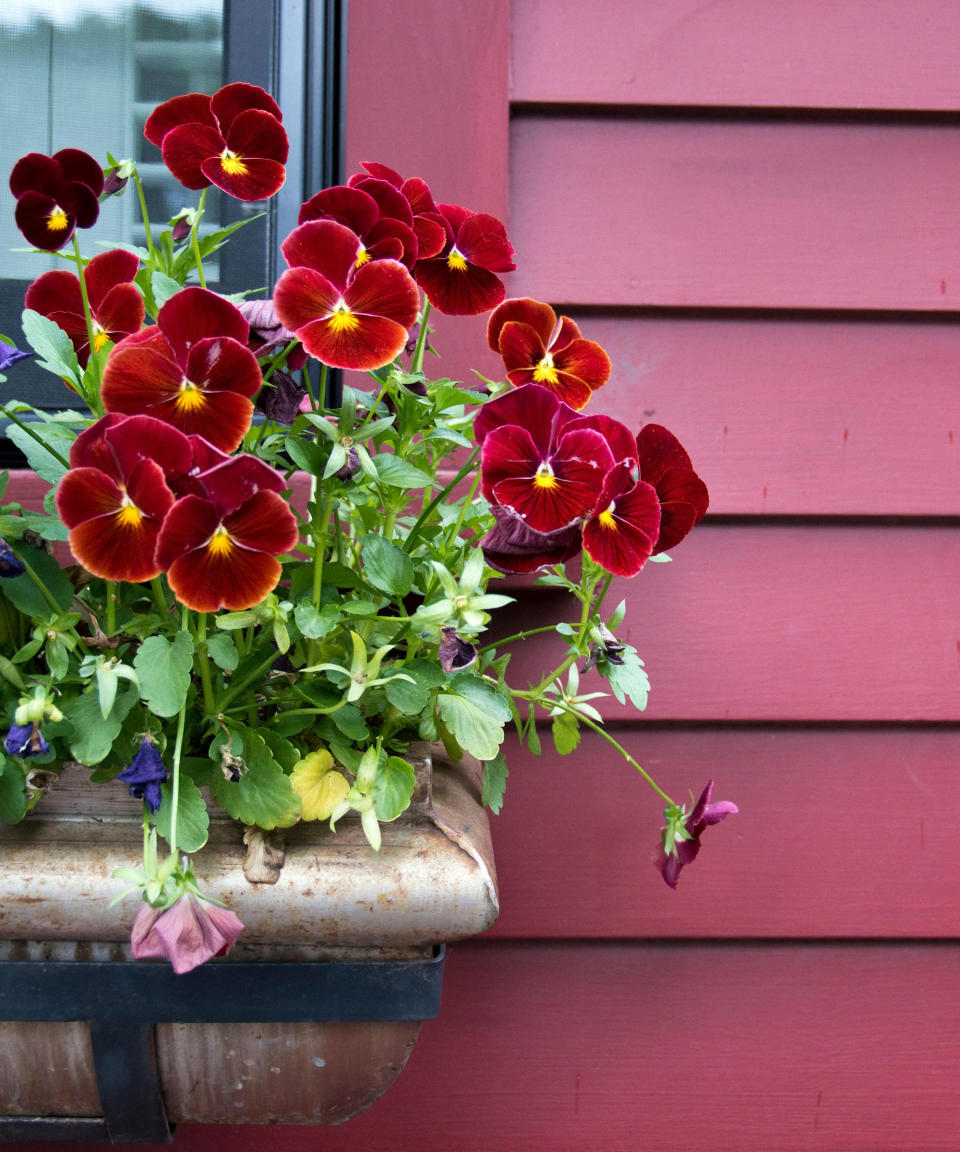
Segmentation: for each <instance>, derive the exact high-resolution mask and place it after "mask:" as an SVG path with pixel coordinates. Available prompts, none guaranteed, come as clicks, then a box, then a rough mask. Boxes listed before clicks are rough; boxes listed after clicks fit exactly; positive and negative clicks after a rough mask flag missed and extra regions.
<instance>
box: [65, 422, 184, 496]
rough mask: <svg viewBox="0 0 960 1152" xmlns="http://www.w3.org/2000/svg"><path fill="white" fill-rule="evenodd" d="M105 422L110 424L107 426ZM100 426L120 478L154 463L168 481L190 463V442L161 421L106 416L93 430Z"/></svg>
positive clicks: (180, 473) (178, 474)
mask: <svg viewBox="0 0 960 1152" xmlns="http://www.w3.org/2000/svg"><path fill="white" fill-rule="evenodd" d="M108 420H112V422H111V423H109V424H108V423H106V422H107V421H108ZM100 424H103V425H104V428H103V431H102V433H101V435H102V437H103V439H104V441H105V442H106V443H107V445H108V446H109V448H110V450H111V452H112V454H113V457H114V459H115V460H116V461H117V465H118V467H119V469H120V474H121V476H129V475H131V473H132V472H133V470H134V469H135V468H136V467H137V465H138V464H139V463H140V461H141V460H153V461H154V462H155V463H156V464H158V465H159V467H160V469H161V471H162V472H163V475H164V476H165V477H168V478H170V477H175V476H180V475H182V474H183V473H184V472H186V471H188V469H189V468H190V465H191V464H192V462H193V450H192V447H191V444H190V441H189V440H188V439H187V437H186V436H185V435H184V434H183V433H182V432H180V431H178V430H177V429H176V428H174V427H172V426H171V425H170V424H168V423H166V422H165V421H163V420H157V419H155V418H154V417H153V416H121V417H119V418H116V417H114V418H111V417H109V416H108V417H104V419H103V420H100V421H98V422H97V424H95V425H94V426H93V428H96V427H98V425H100ZM93 428H91V429H89V430H88V431H93ZM81 435H83V434H81ZM77 439H78V441H79V439H80V437H78V438H77ZM171 502H172V501H171Z"/></svg>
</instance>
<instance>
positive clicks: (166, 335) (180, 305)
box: [100, 287, 263, 452]
mask: <svg viewBox="0 0 960 1152" xmlns="http://www.w3.org/2000/svg"><path fill="white" fill-rule="evenodd" d="M249 334H250V329H249V325H248V324H247V322H246V320H245V319H244V318H243V316H242V315H241V313H240V312H239V311H238V309H237V308H235V307H234V305H233V304H231V303H230V302H229V301H228V300H224V299H223V297H222V296H218V295H217V294H216V293H215V292H210V291H208V290H207V289H206V288H195V287H191V288H183V289H182V290H181V291H179V292H178V293H177V294H176V295H175V296H172V297H171V298H170V299H169V300H168V301H167V302H166V304H164V305H163V307H162V308H161V309H160V311H159V313H158V315H157V323H156V324H151V325H150V326H149V327H147V328H142V329H141V330H140V331H139V332H135V333H133V335H131V336H127V337H125V338H124V339H123V340H121V341H120V343H119V344H117V346H116V348H114V350H113V352H112V353H111V354H110V359H109V360H108V361H107V366H106V369H105V370H104V374H103V384H102V386H101V391H100V395H101V398H102V400H103V406H104V408H105V409H106V410H107V412H122V413H126V414H135V413H146V414H148V415H150V416H155V417H157V419H160V420H165V421H167V423H169V424H172V425H173V426H174V427H175V428H179V429H180V430H181V431H182V432H184V433H186V434H187V435H190V434H191V433H199V434H200V435H203V436H204V437H206V439H207V440H209V441H210V442H211V443H213V444H215V445H216V446H217V447H218V448H222V449H223V450H224V451H225V452H232V451H234V449H236V448H237V447H238V446H239V444H240V441H241V440H242V439H243V437H244V434H245V433H246V431H247V429H248V428H249V427H250V422H251V420H252V418H253V401H252V397H253V396H254V395H256V393H257V391H258V389H259V388H260V385H261V383H262V380H263V377H262V375H261V372H260V365H259V364H258V363H257V358H256V356H254V354H253V353H252V352H251V351H250V349H249V348H248V347H247V340H248V338H249Z"/></svg>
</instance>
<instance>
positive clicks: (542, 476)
mask: <svg viewBox="0 0 960 1152" xmlns="http://www.w3.org/2000/svg"><path fill="white" fill-rule="evenodd" d="M533 483H534V484H535V485H536V487H537V488H556V486H557V478H556V476H554V474H553V469H552V468H551V467H550V465H549V464H541V465H540V467H539V468H538V469H537V474H536V476H534V478H533Z"/></svg>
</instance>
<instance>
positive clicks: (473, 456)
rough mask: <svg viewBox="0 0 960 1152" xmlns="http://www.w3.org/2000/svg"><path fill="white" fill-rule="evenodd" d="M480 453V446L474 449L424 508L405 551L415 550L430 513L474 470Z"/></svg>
mask: <svg viewBox="0 0 960 1152" xmlns="http://www.w3.org/2000/svg"><path fill="white" fill-rule="evenodd" d="M479 455H480V448H479V446H478V447H476V448H474V450H473V451H472V452H471V453H470V455H469V456H468V457H467V460H466V462H465V463H464V465H463V467H462V468H461V469H460V471H459V472H458V473H457V474H456V476H454V478H453V479H452V480H451V481H450V483H449V484H447V485H446V486H445V487H444V488H442V489H441V490H440V491H439V492H438V493H437V494H436V496H434V498H433V499H432V500H431V501H430V503H429V504H428V505H427V506H426V508H424V510H423V511H422V512H421V513H420V515H419V516H418V517H417V520H416V523H415V524H414V526H413V527H412V528H411V529H410V531H409V532H408V533H407V538H406V540H405V541H404V551H406V552H411V551H412V550H413V545H414V544H415V543H416V541H417V539H418V538H419V536H420V533H421V531H422V530H423V526H424V524H425V523H426V521H427V519H428V517H429V516H430V513H431V512H432V511H433V510H434V508H436V506H437V505H438V504H439V503H440V501H441V500H442V499H443V498H444V497H445V496H447V495H449V493H450V492H452V491H453V489H454V488H456V486H457V485H458V484H459V483H460V481H461V480H462V479H463V478H464V476H467V475H468V474H469V473H470V472H472V471H473V466H474V464H475V463H476V460H477V457H478V456H479Z"/></svg>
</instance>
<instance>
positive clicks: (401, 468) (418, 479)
mask: <svg viewBox="0 0 960 1152" xmlns="http://www.w3.org/2000/svg"><path fill="white" fill-rule="evenodd" d="M373 463H374V466H375V467H376V469H377V475H378V477H379V479H380V481H381V483H383V484H389V485H390V486H391V487H392V488H429V487H430V485H431V484H432V483H433V477H432V476H429V475H428V474H427V473H426V472H424V471H422V470H421V469H420V468H418V467H417V466H416V465H415V464H410V463H408V462H407V461H406V460H401V459H400V457H399V456H393V455H392V454H390V453H389V452H383V453H380V455H378V456H374V458H373Z"/></svg>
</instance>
